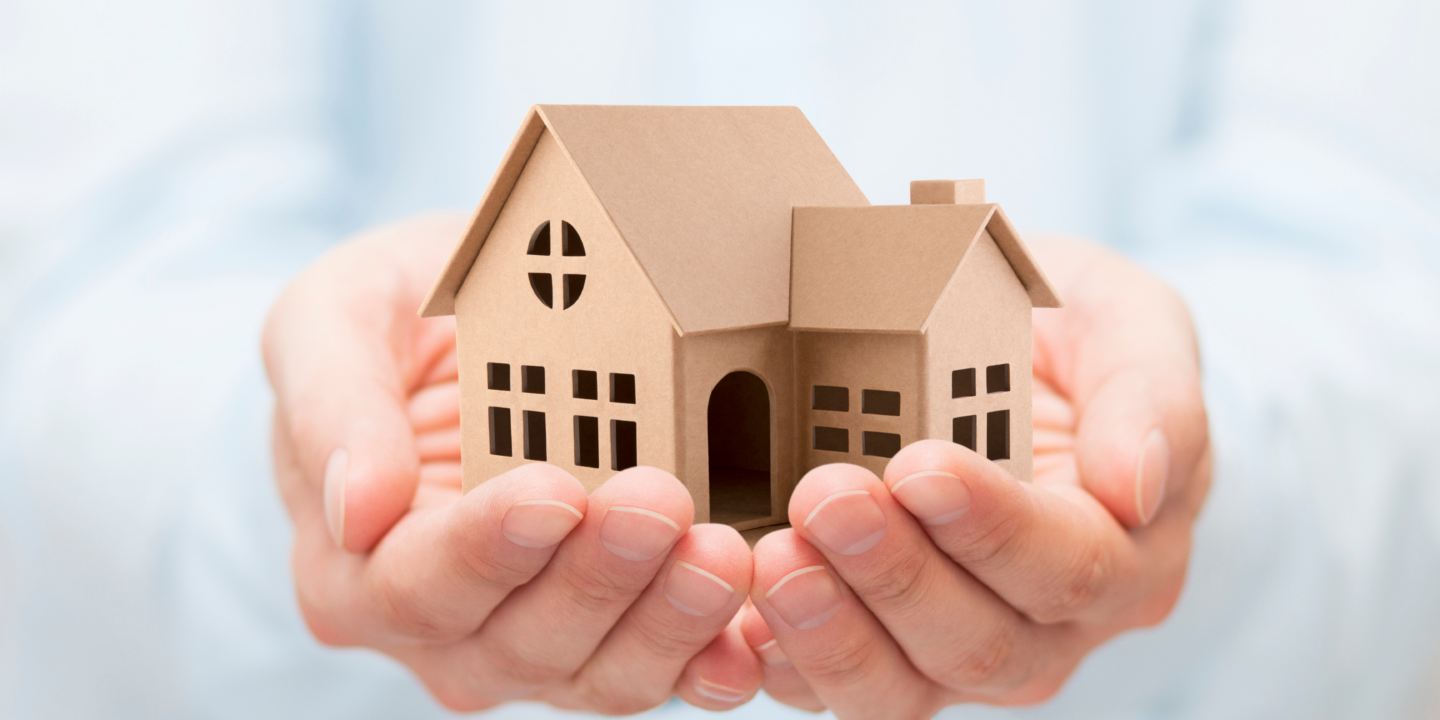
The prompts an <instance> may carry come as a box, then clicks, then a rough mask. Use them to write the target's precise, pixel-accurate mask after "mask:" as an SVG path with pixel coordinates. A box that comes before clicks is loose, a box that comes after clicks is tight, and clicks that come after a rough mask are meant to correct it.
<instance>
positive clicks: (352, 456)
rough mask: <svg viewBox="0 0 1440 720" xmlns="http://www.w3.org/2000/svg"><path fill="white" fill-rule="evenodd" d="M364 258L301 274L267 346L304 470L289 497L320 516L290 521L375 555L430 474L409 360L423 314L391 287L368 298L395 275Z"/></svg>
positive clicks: (273, 317) (274, 314) (279, 305)
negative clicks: (406, 368) (418, 434)
mask: <svg viewBox="0 0 1440 720" xmlns="http://www.w3.org/2000/svg"><path fill="white" fill-rule="evenodd" d="M366 252H367V251H366V248H365V247H364V246H349V247H345V248H341V249H340V250H338V251H336V252H333V253H331V254H330V255H328V256H326V257H324V258H322V259H321V260H320V261H319V262H317V263H316V264H315V265H314V266H312V267H311V268H309V269H308V270H306V271H305V272H304V273H302V274H301V276H300V277H299V278H297V279H296V281H295V282H294V283H293V284H292V285H291V286H290V287H289V288H288V289H287V290H286V291H285V293H283V294H282V295H281V297H280V299H279V300H278V301H277V302H276V304H275V307H274V308H273V309H272V310H271V313H270V317H269V318H268V320H267V322H266V327H265V336H264V342H263V347H264V354H265V365H266V369H267V371H268V372H269V374H270V380H271V384H272V386H273V387H274V389H275V397H276V404H277V412H278V413H279V415H280V418H281V419H282V420H283V424H282V428H283V430H282V431H283V432H285V433H287V434H288V438H287V439H288V441H289V443H290V446H291V447H292V448H293V449H294V456H295V461H296V463H297V464H298V465H299V469H300V472H299V473H298V474H296V475H295V476H294V477H282V478H280V479H279V481H280V482H282V483H286V482H289V483H302V484H304V485H306V487H301V488H282V490H283V492H282V495H283V496H284V497H286V498H287V500H289V501H290V502H291V503H292V504H299V503H304V504H306V505H310V506H311V507H308V508H296V507H292V508H291V509H292V512H293V514H294V515H295V516H296V517H297V518H310V519H311V520H310V521H311V522H320V521H321V518H322V517H323V518H324V521H325V522H327V523H328V524H329V529H330V532H331V534H332V536H333V537H334V538H335V541H336V543H337V544H339V545H340V546H341V547H342V548H344V549H345V550H347V551H349V552H354V553H363V552H367V551H369V550H370V549H371V548H372V547H374V546H375V544H376V543H377V542H379V540H380V538H381V537H383V536H384V535H385V533H386V532H387V531H389V529H390V528H391V527H392V526H393V525H394V524H395V522H396V521H398V520H399V519H400V517H401V516H403V515H404V514H405V512H406V511H407V510H408V509H409V508H410V505H411V502H412V500H413V499H414V495H415V489H416V485H417V483H418V481H419V468H420V460H419V455H418V453H417V451H416V448H415V438H414V431H413V429H412V428H411V425H410V422H409V418H408V415H407V413H406V405H405V402H406V392H405V380H404V374H403V370H402V368H403V364H402V360H401V353H400V350H401V348H400V344H401V343H402V342H403V340H401V339H400V338H403V337H406V336H407V335H408V332H407V329H408V326H409V325H410V324H413V323H414V322H415V320H414V315H413V311H414V306H415V303H414V302H412V301H411V300H410V298H408V297H396V296H395V295H396V293H393V292H386V288H385V287H383V285H384V283H383V282H382V281H377V282H376V283H375V284H376V285H380V286H381V287H368V285H369V283H366V282H365V281H364V280H363V279H364V278H374V277H379V278H383V277H384V276H385V274H386V269H384V268H377V267H373V265H374V264H376V263H374V262H373V261H372V260H371V259H370V258H369V257H367V255H366ZM391 272H393V270H392V271H391ZM357 279H361V280H360V281H359V282H357ZM391 287H393V284H392V285H391ZM322 502H323V505H322ZM297 522H299V520H297Z"/></svg>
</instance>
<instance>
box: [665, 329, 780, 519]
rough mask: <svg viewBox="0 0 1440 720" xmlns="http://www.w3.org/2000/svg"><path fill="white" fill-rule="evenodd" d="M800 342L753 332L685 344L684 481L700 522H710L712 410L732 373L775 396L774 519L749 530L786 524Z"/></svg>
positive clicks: (771, 331)
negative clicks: (748, 378) (750, 376)
mask: <svg viewBox="0 0 1440 720" xmlns="http://www.w3.org/2000/svg"><path fill="white" fill-rule="evenodd" d="M794 357H795V338H794V333H791V332H790V331H789V330H788V329H786V328H785V327H766V328H753V329H749V330H735V331H732V332H722V333H709V334H705V335H692V336H687V337H684V338H680V342H679V358H680V361H679V366H680V371H679V372H680V385H681V387H682V388H683V390H682V395H681V398H680V407H681V410H680V412H679V417H680V419H681V420H680V421H681V424H682V429H681V433H680V434H681V437H682V438H683V440H682V448H681V459H680V468H681V471H680V473H678V475H679V477H680V479H681V481H683V482H684V483H685V485H686V487H688V488H690V493H691V494H692V495H694V496H695V522H709V520H710V455H709V443H708V438H709V426H708V415H707V410H708V408H709V404H710V395H711V393H712V392H713V391H714V390H715V386H716V384H717V383H719V382H720V381H721V380H722V379H724V377H725V376H726V375H729V374H730V373H732V372H736V371H744V372H749V373H752V374H754V375H756V376H757V377H759V378H760V379H761V380H762V381H764V382H765V388H766V390H767V391H769V394H770V449H771V453H770V488H771V491H770V498H771V515H770V517H769V518H765V519H763V520H756V521H753V522H750V523H747V524H746V526H753V527H765V526H768V525H772V524H775V523H783V522H785V516H786V508H787V507H788V506H789V504H790V493H791V492H792V491H793V490H794V489H795V483H796V482H797V481H798V480H799V474H798V473H797V472H796V466H795V444H794V442H793V440H792V439H793V438H794V437H795V412H794V401H793V398H794V388H795V365H794Z"/></svg>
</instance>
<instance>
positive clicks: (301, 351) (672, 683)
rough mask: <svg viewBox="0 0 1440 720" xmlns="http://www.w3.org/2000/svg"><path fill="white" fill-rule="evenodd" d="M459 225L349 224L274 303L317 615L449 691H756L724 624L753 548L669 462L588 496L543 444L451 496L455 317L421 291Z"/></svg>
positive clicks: (281, 393) (442, 697) (456, 448)
mask: <svg viewBox="0 0 1440 720" xmlns="http://www.w3.org/2000/svg"><path fill="white" fill-rule="evenodd" d="M464 224H465V219H464V218H463V217H461V216H451V215H433V216H426V217H422V218H417V219H415V220H412V221H409V222H406V223H403V224H400V225H396V226H392V227H389V228H384V229H381V230H379V231H377V232H374V233H371V234H368V235H365V236H362V237H360V238H357V239H355V240H352V241H350V242H347V243H345V244H343V245H342V246H340V247H338V248H336V249H335V250H334V251H332V252H330V253H328V254H327V255H325V256H324V257H322V258H321V259H320V260H318V261H317V262H315V263H314V264H313V265H312V266H311V267H309V268H307V269H306V270H305V271H304V272H303V273H301V275H300V276H299V277H297V278H296V279H295V281H294V282H293V283H292V284H291V285H290V286H289V287H288V288H287V289H286V290H285V291H284V292H283V293H282V295H281V297H280V298H279V299H278V300H277V301H276V303H275V306H274V308H273V309H272V310H271V312H270V316H269V318H268V319H267V321H266V326H265V331H264V337H263V349H264V356H265V364H266V369H267V371H268V373H269V376H270V380H271V384H272V386H273V387H274V389H275V397H276V406H275V418H274V439H273V443H274V454H275V468H276V480H277V482H278V484H279V488H280V492H281V495H282V497H283V498H284V501H285V505H286V507H287V508H288V510H289V513H290V517H291V521H292V522H293V523H294V525H295V544H294V548H293V558H292V563H293V571H294V577H295V587H296V593H297V596H298V600H299V605H300V609H301V612H302V614H303V616H304V618H305V621H306V623H307V624H308V626H309V628H310V631H311V632H312V633H313V634H314V635H315V637H316V638H318V639H319V640H320V641H321V642H323V643H326V644H329V645H337V646H364V647H370V648H374V649H377V650H380V651H381V652H384V653H386V654H388V655H390V656H392V657H394V658H395V659H397V660H399V661H400V662H402V663H404V664H405V665H407V666H409V667H410V669H411V670H413V671H414V672H415V674H416V675H417V676H418V677H419V678H420V679H421V681H423V682H424V683H425V685H426V687H428V688H429V690H430V692H431V693H432V694H434V696H435V697H436V699H437V700H439V701H440V702H441V703H442V704H444V705H445V706H446V707H449V708H451V709H454V710H462V711H468V710H479V709H483V708H487V707H491V706H493V705H495V704H498V703H500V702H504V701H506V700H513V699H521V698H526V699H535V700H541V701H545V702H548V703H551V704H554V705H556V706H559V707H564V708H574V709H587V710H594V711H598V712H603V713H608V714H624V713H633V712H638V711H641V710H645V709H647V708H650V707H654V706H655V705H659V704H660V703H663V702H665V701H666V700H668V699H669V698H670V697H672V696H673V695H675V694H678V695H680V696H681V697H682V698H684V699H685V700H687V701H689V702H690V703H692V704H694V705H697V706H700V707H704V708H708V709H713V710H723V709H728V708H731V707H735V706H737V705H739V704H742V703H744V702H745V701H747V700H749V699H750V697H752V696H753V695H754V693H755V692H756V691H757V690H758V689H759V687H760V681H761V666H760V663H759V661H758V660H757V659H756V658H755V655H754V654H753V653H752V652H751V651H750V649H749V648H748V647H747V646H746V645H745V642H744V639H743V638H742V637H741V636H740V633H739V626H738V623H732V622H731V621H732V619H733V618H735V616H736V611H737V610H739V608H740V607H741V605H742V604H743V603H744V601H745V597H746V595H747V593H748V592H749V588H750V573H751V558H750V551H749V548H748V547H747V546H746V544H745V542H744V540H742V539H741V538H740V536H739V534H738V533H736V532H735V531H734V530H732V529H730V528H728V527H723V526H718V525H700V526H692V525H691V521H692V519H693V514H694V506H693V504H692V501H691V499H690V495H689V493H688V492H687V491H686V490H685V488H684V486H683V485H681V484H680V482H679V481H678V480H676V479H675V478H674V477H673V476H671V475H669V474H668V473H665V472H663V471H660V470H656V469H654V468H643V467H642V468H632V469H630V470H627V471H624V472H621V473H619V474H617V475H615V476H614V477H612V478H611V479H610V480H609V481H608V482H606V483H605V484H604V485H603V486H602V487H600V488H599V489H598V490H596V491H595V492H594V493H593V494H591V495H590V496H589V497H588V498H587V497H586V494H585V491H584V489H583V488H582V487H581V485H580V483H579V481H577V480H576V479H575V478H574V477H572V476H570V475H569V474H568V473H566V472H564V471H563V470H560V469H559V468H556V467H554V466H551V465H545V464H541V463H535V464H531V465H526V466H522V467H520V468H516V469H514V470H512V471H510V472H507V473H505V474H503V475H500V476H498V477H496V478H492V479H491V480H489V481H488V482H486V483H484V484H482V485H480V486H479V487H477V488H475V489H474V490H472V491H471V492H469V493H465V494H463V495H462V494H461V491H460V428H459V404H458V403H459V387H458V384H457V378H458V371H457V364H456V355H455V326H454V322H453V318H434V319H420V318H418V317H416V309H417V308H419V306H420V302H421V300H422V299H423V298H424V296H425V293H426V291H427V290H428V289H429V285H430V283H431V281H432V280H433V279H434V278H435V276H436V274H437V273H438V271H439V269H440V266H441V265H442V264H443V262H444V260H445V257H446V255H447V254H448V252H449V251H450V249H451V247H452V246H453V245H454V241H455V239H456V238H458V237H460V235H461V233H462V232H463V231H464Z"/></svg>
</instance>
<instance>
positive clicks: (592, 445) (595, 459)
mask: <svg viewBox="0 0 1440 720" xmlns="http://www.w3.org/2000/svg"><path fill="white" fill-rule="evenodd" d="M575 464H576V465H578V466H580V467H588V468H598V467H600V419H599V418H596V417H590V416H588V415H576V416H575Z"/></svg>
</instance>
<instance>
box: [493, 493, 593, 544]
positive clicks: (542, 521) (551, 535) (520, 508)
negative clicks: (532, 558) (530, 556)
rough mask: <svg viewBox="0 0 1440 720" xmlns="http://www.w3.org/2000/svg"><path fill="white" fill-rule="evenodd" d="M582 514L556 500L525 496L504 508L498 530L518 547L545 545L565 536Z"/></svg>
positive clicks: (577, 523)
mask: <svg viewBox="0 0 1440 720" xmlns="http://www.w3.org/2000/svg"><path fill="white" fill-rule="evenodd" d="M584 517H585V516H584V515H581V514H580V511H579V510H576V509H575V508H573V507H571V506H570V505H569V504H568V503H563V502H560V501H559V500H526V501H524V502H518V503H515V504H514V505H511V506H510V509H509V510H506V511H505V519H504V520H502V521H500V532H501V534H503V535H504V536H505V537H506V538H508V539H509V540H510V542H513V543H515V544H516V545H519V546H520V547H527V548H545V547H550V546H551V545H554V544H555V543H558V542H560V541H561V540H564V539H565V536H566V535H569V534H570V531H571V530H574V529H575V526H576V525H579V524H580V521H581V520H582V519H584Z"/></svg>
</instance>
